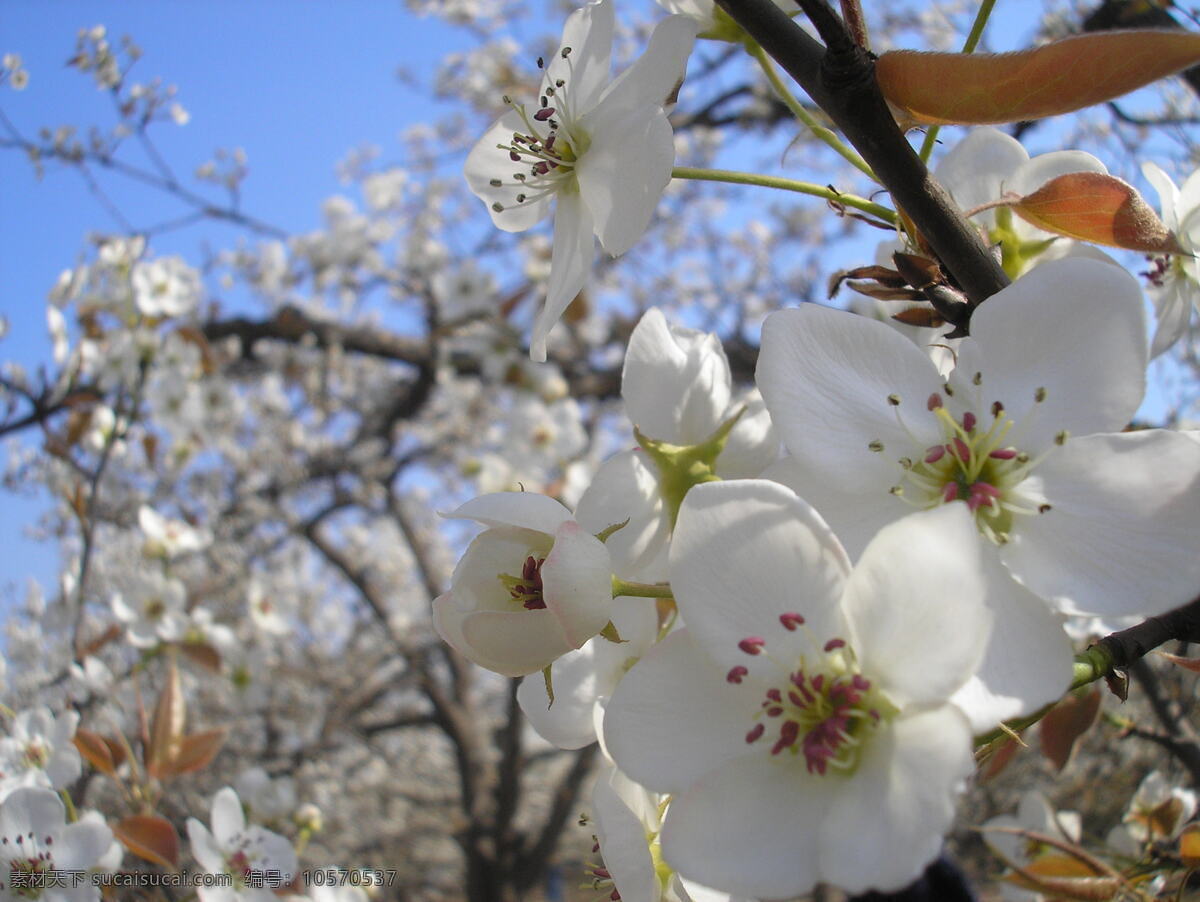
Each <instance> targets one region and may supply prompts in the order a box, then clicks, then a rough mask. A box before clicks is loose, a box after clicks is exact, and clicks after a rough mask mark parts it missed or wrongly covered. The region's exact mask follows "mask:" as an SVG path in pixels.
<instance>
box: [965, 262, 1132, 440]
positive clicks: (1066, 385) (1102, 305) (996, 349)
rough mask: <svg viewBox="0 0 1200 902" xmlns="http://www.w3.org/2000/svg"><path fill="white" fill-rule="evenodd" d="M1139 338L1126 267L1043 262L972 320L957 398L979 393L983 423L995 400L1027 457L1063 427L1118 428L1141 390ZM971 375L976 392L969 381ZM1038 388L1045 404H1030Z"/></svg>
mask: <svg viewBox="0 0 1200 902" xmlns="http://www.w3.org/2000/svg"><path fill="white" fill-rule="evenodd" d="M1145 335H1146V322H1145V312H1144V310H1143V302H1142V290H1141V288H1140V287H1139V285H1138V283H1137V280H1136V279H1134V278H1133V277H1132V276H1131V275H1129V274H1128V273H1127V272H1125V270H1124V269H1121V268H1120V267H1117V266H1113V265H1111V264H1108V263H1101V262H1100V261H1098V260H1091V259H1085V258H1078V257H1075V258H1067V259H1063V260H1054V261H1052V262H1050V263H1044V264H1042V265H1041V266H1037V267H1035V268H1034V269H1032V270H1030V271H1029V272H1028V273H1027V274H1026V275H1024V276H1022V277H1021V278H1020V279H1018V280H1017V281H1016V282H1014V283H1013V284H1012V285H1010V286H1009V287H1008V288H1005V289H1004V290H1003V291H1001V292H999V293H998V294H996V295H995V296H993V297H991V298H988V300H987V301H986V302H985V303H983V304H982V305H980V307H979V308H978V309H977V310H976V311H975V314H974V315H973V316H972V317H971V337H970V338H969V339H966V340H964V341H963V343H962V346H961V348H960V350H959V365H958V368H957V369H956V370H955V372H954V379H953V381H954V384H955V386H956V389H957V390H958V391H959V395H960V396H958V397H957V399H958V400H959V402H960V403H961V402H964V401H965V400H966V397H970V396H972V395H973V394H974V395H978V400H979V404H980V408H981V409H977V410H975V411H974V412H975V413H976V414H977V415H979V416H980V417H982V416H984V414H985V412H986V410H987V409H988V408H990V406H991V404H992V402H994V401H999V402H1001V403H1002V404H1003V405H1004V408H1005V410H1007V411H1008V413H1009V415H1010V416H1011V417H1013V418H1014V419H1015V420H1017V421H1018V425H1017V426H1016V427H1015V428H1014V429H1013V431H1012V432H1011V433H1010V435H1009V440H1010V441H1011V442H1012V443H1013V444H1014V445H1016V446H1017V447H1020V448H1022V449H1024V450H1027V451H1029V452H1030V453H1037V452H1039V451H1041V450H1043V449H1045V448H1048V447H1050V446H1051V443H1052V442H1053V440H1054V436H1055V435H1056V434H1057V433H1059V432H1060V431H1062V430H1064V429H1065V430H1067V431H1068V432H1070V433H1071V434H1073V435H1087V434H1089V433H1092V432H1108V431H1112V430H1115V429H1122V428H1124V427H1125V425H1126V423H1128V422H1129V419H1130V417H1132V416H1133V414H1134V411H1136V410H1137V408H1138V405H1139V404H1140V403H1141V401H1142V395H1143V394H1144V393H1145V385H1146V382H1145V380H1146V374H1145V371H1146V363H1147V354H1146V339H1145ZM975 372H981V373H982V380H981V385H979V387H978V388H974V387H973V386H972V385H969V384H968V383H970V382H971V380H972V378H973V376H974V373H975ZM1039 389H1044V390H1045V400H1044V401H1042V402H1040V403H1035V401H1034V398H1035V395H1037V394H1038V393H1039V392H1038V390H1039ZM1030 411H1032V412H1030Z"/></svg>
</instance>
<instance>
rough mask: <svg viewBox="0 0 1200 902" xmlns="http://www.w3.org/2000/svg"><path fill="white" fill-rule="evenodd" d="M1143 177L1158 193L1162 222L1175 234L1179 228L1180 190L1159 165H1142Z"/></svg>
mask: <svg viewBox="0 0 1200 902" xmlns="http://www.w3.org/2000/svg"><path fill="white" fill-rule="evenodd" d="M1142 175H1144V176H1145V177H1146V181H1148V182H1149V183H1150V184H1151V185H1153V186H1154V190H1155V191H1157V192H1158V205H1159V209H1160V210H1161V211H1162V221H1163V225H1165V226H1166V227H1167V228H1168V229H1170V230H1171V231H1172V232H1174V231H1175V230H1176V229H1178V228H1179V213H1178V212H1177V211H1178V209H1179V189H1178V188H1176V187H1175V182H1174V181H1173V180H1172V179H1171V177H1170V176H1169V175H1167V174H1166V173H1165V172H1163V170H1162V168H1161V167H1160V166H1159V165H1158V164H1157V163H1152V162H1150V161H1149V160H1147V161H1146V162H1144V163H1143V164H1142Z"/></svg>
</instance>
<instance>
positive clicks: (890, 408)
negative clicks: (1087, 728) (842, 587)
mask: <svg viewBox="0 0 1200 902" xmlns="http://www.w3.org/2000/svg"><path fill="white" fill-rule="evenodd" d="M1144 336H1145V329H1144V312H1143V306H1142V294H1141V290H1140V288H1139V287H1138V285H1137V282H1136V281H1135V280H1134V279H1133V278H1132V277H1131V276H1129V275H1128V274H1126V273H1123V272H1122V271H1120V270H1119V269H1117V268H1116V267H1114V266H1111V265H1109V264H1105V263H1100V262H1097V261H1093V260H1086V259H1069V260H1059V261H1053V262H1050V263H1045V264H1043V265H1041V266H1039V267H1036V268H1035V269H1033V270H1031V271H1030V272H1029V273H1028V274H1027V275H1025V276H1024V277H1022V278H1021V279H1019V280H1018V281H1016V282H1014V283H1013V284H1012V285H1011V286H1009V287H1008V288H1006V289H1004V290H1003V291H1001V292H999V293H998V294H996V295H995V296H994V297H991V298H989V299H988V300H987V301H986V302H984V303H983V304H982V305H980V307H979V308H978V309H977V310H976V311H975V313H974V316H973V317H972V321H971V335H970V337H969V338H967V339H964V340H963V342H962V345H961V346H960V348H959V353H958V362H957V366H956V367H955V369H954V370H953V372H952V373H951V374H950V375H949V377H948V379H943V378H942V377H941V376H939V374H938V372H937V371H936V369H935V368H934V367H933V366H932V365H931V364H930V362H929V360H928V359H927V358H926V357H925V355H924V354H923V353H921V352H920V351H919V350H918V349H917V348H915V347H914V346H913V345H912V344H910V343H909V342H907V341H906V340H905V339H903V338H902V337H901V336H900V335H898V334H897V333H896V332H894V331H893V330H891V329H889V328H887V327H886V326H884V325H882V324H881V323H877V322H872V321H870V320H868V319H866V318H864V317H860V316H854V315H852V314H849V313H844V312H841V311H837V310H829V309H825V308H820V307H817V306H816V305H812V304H806V305H804V306H803V307H801V308H799V309H795V310H785V311H781V312H778V313H775V314H773V315H772V316H771V317H769V318H768V320H767V322H766V323H765V324H764V326H763V341H762V353H761V355H760V358H759V364H758V374H757V377H758V385H759V388H760V390H761V391H762V393H763V397H764V398H765V400H766V403H767V407H768V409H769V410H770V411H771V417H772V420H773V421H774V424H775V427H776V428H777V429H778V430H779V431H780V434H781V435H782V437H783V442H784V445H785V446H786V447H787V450H788V451H789V452H790V453H791V455H792V458H791V463H790V464H789V465H788V477H787V481H788V484H789V485H791V486H792V487H793V488H794V489H796V490H797V491H798V492H799V493H800V494H801V495H803V496H804V497H805V498H806V499H807V500H809V501H810V502H811V503H813V504H815V505H816V507H817V508H818V510H821V511H822V513H823V514H824V515H825V516H826V517H827V518H828V519H829V521H830V523H831V525H832V526H833V527H834V529H835V530H836V531H837V533H838V535H839V536H840V537H841V539H842V541H843V542H845V543H846V545H847V547H848V548H850V549H851V553H852V554H853V553H856V552H857V550H859V549H861V548H862V547H863V546H864V545H865V544H866V542H867V540H868V539H869V538H870V536H872V535H874V533H875V532H876V531H877V530H878V529H879V528H880V527H881V526H883V525H884V524H885V523H888V522H890V521H892V520H895V519H897V518H899V517H901V516H903V515H904V514H905V513H907V512H908V511H911V510H913V509H924V508H929V507H935V506H938V505H941V504H945V503H949V502H954V501H961V502H964V503H965V504H966V506H967V507H968V508H969V509H970V510H971V512H972V513H973V514H974V518H975V525H976V528H977V531H978V533H979V535H980V536H981V538H983V539H984V540H985V541H986V542H988V544H989V545H991V546H994V548H995V549H996V551H997V552H998V553H999V557H1000V559H1001V560H1002V561H1003V563H1004V565H1005V566H1006V567H1007V568H1008V570H1009V571H1010V572H1011V573H1012V575H1013V576H1014V577H1016V579H1017V580H1018V581H1019V582H1020V583H1022V584H1023V585H1025V586H1026V587H1027V588H1029V589H1030V590H1032V591H1033V592H1034V593H1035V594H1037V595H1039V596H1041V597H1042V598H1045V599H1048V600H1050V601H1052V602H1054V603H1055V604H1056V605H1057V606H1059V607H1060V608H1061V609H1062V610H1064V611H1066V612H1068V613H1072V614H1089V613H1090V614H1098V615H1102V616H1116V615H1123V614H1134V613H1144V614H1157V613H1162V612H1164V611H1167V610H1170V609H1172V608H1174V607H1177V606H1179V605H1181V604H1183V603H1185V602H1186V601H1188V600H1189V599H1190V598H1192V597H1193V596H1194V594H1195V588H1196V585H1197V583H1198V582H1200V556H1197V555H1196V553H1195V543H1194V538H1193V537H1194V536H1195V535H1196V533H1197V531H1200V448H1198V447H1197V444H1196V442H1194V441H1191V440H1190V439H1189V438H1188V437H1187V436H1186V435H1182V434H1179V433H1175V432H1169V431H1166V430H1157V429H1156V430H1144V431H1140V432H1120V431H1119V430H1121V429H1123V428H1124V427H1125V426H1126V424H1128V422H1129V420H1130V418H1131V417H1132V416H1133V413H1134V411H1136V410H1137V408H1138V405H1139V403H1140V402H1141V399H1142V394H1143V392H1144V385H1145V368H1146V347H1145V337H1144Z"/></svg>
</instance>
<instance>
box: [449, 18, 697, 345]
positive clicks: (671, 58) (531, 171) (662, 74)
mask: <svg viewBox="0 0 1200 902" xmlns="http://www.w3.org/2000/svg"><path fill="white" fill-rule="evenodd" d="M695 35H696V25H695V23H694V22H693V21H692V20H690V19H688V18H687V17H685V16H670V17H668V18H666V19H664V20H663V21H662V22H660V23H659V24H658V26H657V27H656V28H655V29H654V33H653V34H652V35H651V37H650V44H649V46H648V47H647V49H646V52H645V53H644V54H643V55H642V56H641V58H640V59H638V60H637V61H636V62H635V63H634V64H633V65H632V66H630V67H629V68H628V69H627V70H626V71H625V72H623V73H622V74H621V75H620V76H619V77H618V78H617V79H615V80H614V81H612V82H610V81H609V66H610V57H611V54H612V37H613V9H612V4H611V2H609V0H592V2H590V3H588V4H587V5H586V6H584V7H583V8H582V9H579V10H576V11H575V12H574V13H572V14H571V16H570V17H569V18H568V19H567V22H566V25H565V26H564V28H563V37H562V42H561V44H560V50H559V51H558V52H557V53H556V54H555V55H554V56H553V58H551V59H550V60H549V62H548V63H546V64H545V70H546V71H545V75H544V76H543V78H542V84H541V88H540V89H539V91H538V105H537V106H536V107H535V108H533V109H530V108H528V107H526V106H524V105H521V104H514V105H513V108H512V109H511V110H510V111H509V112H508V113H506V114H505V115H504V116H502V117H501V118H500V119H499V120H497V121H496V122H495V123H494V124H493V125H492V126H491V127H490V128H489V129H488V130H487V131H486V132H485V133H484V135H483V137H482V138H481V139H480V140H479V143H478V144H476V145H475V147H474V148H473V149H472V150H471V153H470V154H469V155H468V156H467V162H466V166H465V169H464V172H465V175H466V178H467V182H468V184H469V185H470V187H471V190H472V191H473V192H474V193H475V194H476V195H477V196H478V197H479V198H480V199H481V200H483V202H484V203H486V204H487V205H488V209H489V210H490V211H491V214H492V221H493V222H494V223H495V224H496V226H497V227H498V228H501V229H504V230H505V231H508V232H522V231H524V230H525V229H528V228H530V227H531V226H532V225H534V224H535V223H537V222H538V221H539V220H541V219H544V218H545V217H546V215H547V214H548V213H549V212H550V203H551V200H552V199H553V200H554V202H555V212H554V252H553V257H552V261H551V274H550V284H549V285H548V287H547V292H546V301H545V304H544V306H543V307H542V309H541V311H540V312H539V313H538V316H537V319H536V321H535V323H534V327H533V335H532V337H531V340H530V356H532V357H533V359H534V360H545V359H546V336H547V333H549V331H550V327H551V326H553V325H554V323H555V322H557V321H558V318H559V317H560V316H561V315H562V312H563V311H564V310H565V309H566V308H567V305H568V304H570V303H571V301H572V300H574V298H575V296H576V295H577V294H578V293H579V292H580V291H581V290H582V289H583V287H584V284H585V282H586V280H587V273H588V269H589V268H590V266H591V262H592V254H593V251H594V247H595V243H594V239H593V237H592V236H593V234H594V235H595V237H596V238H598V239H599V240H600V245H601V247H603V248H604V250H605V251H606V252H607V253H609V254H611V255H612V256H614V257H615V256H619V255H620V254H623V253H625V252H626V251H627V250H629V248H630V247H632V246H633V243H634V242H635V241H636V240H637V239H638V237H639V236H640V235H641V234H642V232H644V231H645V230H646V226H647V225H648V224H649V222H650V217H651V215H652V214H653V212H654V208H655V206H656V205H657V203H658V199H659V197H660V196H661V194H662V192H663V189H664V188H666V186H667V183H668V182H669V181H670V179H671V168H672V166H673V165H674V162H675V147H674V141H673V138H672V133H671V126H670V124H669V123H668V121H667V116H666V113H664V112H663V105H664V103H666V101H667V98H668V96H669V95H670V94H671V92H672V91H673V90H674V89H675V86H676V85H677V84H678V82H679V81H680V79H682V77H683V72H684V67H685V65H686V62H687V57H688V54H689V53H690V52H691V49H692V43H693V41H694V39H695Z"/></svg>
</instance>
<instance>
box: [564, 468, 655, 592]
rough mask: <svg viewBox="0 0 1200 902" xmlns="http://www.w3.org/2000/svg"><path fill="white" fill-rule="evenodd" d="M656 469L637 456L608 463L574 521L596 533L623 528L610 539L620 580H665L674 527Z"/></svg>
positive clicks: (616, 571)
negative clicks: (672, 527)
mask: <svg viewBox="0 0 1200 902" xmlns="http://www.w3.org/2000/svg"><path fill="white" fill-rule="evenodd" d="M659 481H660V480H659V475H658V470H657V469H656V468H655V466H654V464H653V463H651V462H650V461H649V460H648V459H647V457H646V455H645V454H643V453H641V452H638V451H622V452H620V453H619V454H616V455H614V456H613V457H611V458H610V459H609V460H607V461H605V462H604V463H603V464H602V465H601V466H600V469H599V470H597V471H596V475H595V476H593V477H592V483H591V485H589V486H588V488H587V490H586V491H585V492H584V493H583V495H582V497H580V499H579V504H578V505H577V507H576V511H575V518H576V520H577V521H578V522H579V524H580V525H581V526H582V527H583V528H584V529H586V530H588V531H589V532H592V533H599V532H600V531H601V530H604V529H607V528H608V527H610V526H613V525H614V524H617V523H625V521H626V520H628V521H629V522H628V523H625V525H624V526H622V527H621V528H620V529H618V530H617V531H616V532H614V533H613V534H612V535H610V536H609V537H608V541H607V542H605V545H606V546H607V547H608V551H609V554H610V555H612V562H613V572H614V573H616V574H617V575H618V576H620V577H621V578H622V579H635V580H642V581H644V582H658V581H659V580H664V579H666V578H667V546H668V544H669V539H670V533H671V522H670V519H669V518H668V515H667V510H666V503H665V502H664V501H663V497H662V493H661V491H660V490H659Z"/></svg>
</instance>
